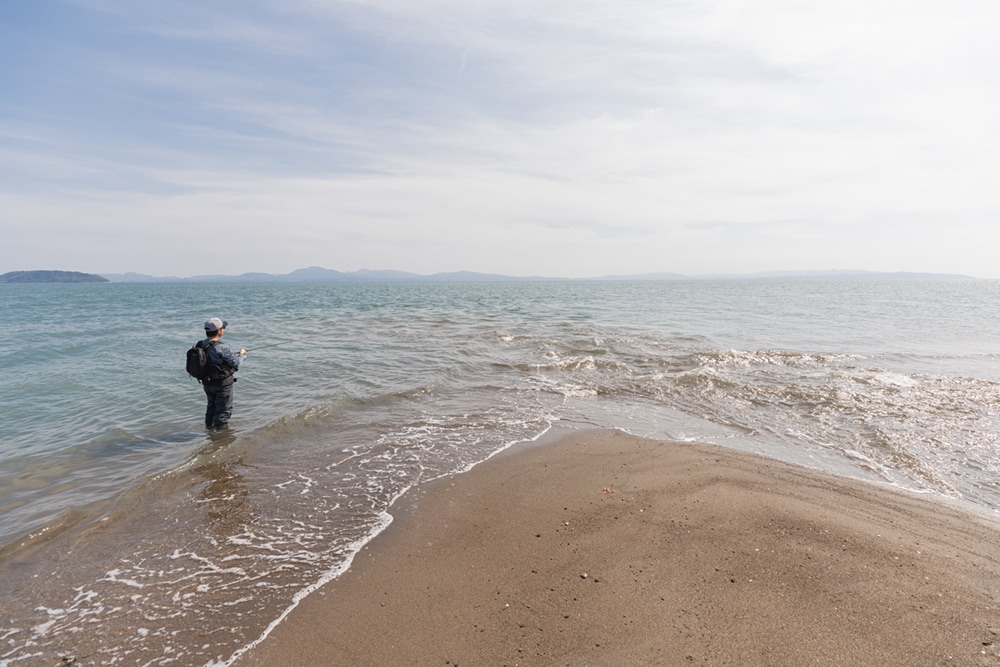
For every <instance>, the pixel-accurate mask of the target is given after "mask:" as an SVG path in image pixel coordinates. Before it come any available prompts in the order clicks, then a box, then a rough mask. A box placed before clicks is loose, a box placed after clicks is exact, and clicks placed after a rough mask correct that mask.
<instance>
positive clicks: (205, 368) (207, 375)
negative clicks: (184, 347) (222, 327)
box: [186, 340, 219, 382]
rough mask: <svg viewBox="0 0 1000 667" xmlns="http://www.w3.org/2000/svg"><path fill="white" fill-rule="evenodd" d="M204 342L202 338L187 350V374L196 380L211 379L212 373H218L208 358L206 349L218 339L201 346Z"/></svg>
mask: <svg viewBox="0 0 1000 667" xmlns="http://www.w3.org/2000/svg"><path fill="white" fill-rule="evenodd" d="M204 342H205V341H203V340H200V341H198V342H197V343H195V344H194V345H193V346H192V347H191V349H190V350H188V351H187V366H186V368H187V372H188V375H190V376H191V377H193V378H194V379H196V380H198V382H204V381H205V380H211V379H212V376H213V374H215V375H217V374H218V369H216V367H215V364H213V363H212V362H211V361H209V359H208V351H209V350H211V349H212V348H213V347H215V344H216V343H218V342H219V341H217V340H213V341H210V342H209V343H208V345H205V346H202V343H204Z"/></svg>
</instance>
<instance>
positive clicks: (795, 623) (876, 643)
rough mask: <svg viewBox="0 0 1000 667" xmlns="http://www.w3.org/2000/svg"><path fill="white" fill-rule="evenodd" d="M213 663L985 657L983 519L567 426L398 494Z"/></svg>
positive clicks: (785, 470)
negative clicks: (360, 540)
mask: <svg viewBox="0 0 1000 667" xmlns="http://www.w3.org/2000/svg"><path fill="white" fill-rule="evenodd" d="M393 515H394V521H393V523H392V524H391V525H390V526H389V527H388V528H387V529H385V530H384V531H382V532H381V533H380V534H379V535H378V536H376V537H375V538H374V539H373V540H372V541H371V542H370V543H369V544H368V545H366V547H365V548H364V549H362V551H361V552H360V553H358V554H357V555H356V556H355V558H354V561H353V564H352V565H351V567H350V568H349V569H348V570H347V571H346V572H344V573H343V574H341V575H340V577H338V578H337V579H335V580H333V581H331V582H328V583H327V584H325V585H324V586H323V587H321V588H320V589H319V590H317V591H316V592H314V593H313V594H312V595H310V596H308V597H307V598H306V599H304V600H302V601H301V602H300V603H299V605H298V606H297V607H296V608H295V609H294V610H293V611H292V612H291V613H290V614H289V615H288V616H287V618H285V620H284V622H282V623H281V624H279V625H278V626H277V627H276V628H274V630H273V631H272V632H271V634H270V635H269V636H268V637H266V638H265V639H264V640H263V641H262V642H261V643H260V644H258V645H256V646H254V647H253V648H252V649H250V650H249V651H247V652H246V653H245V654H243V655H242V656H241V657H240V658H239V659H237V660H236V661H234V663H233V664H234V665H242V666H245V665H269V664H358V665H367V664H371V665H375V664H439V665H453V666H464V665H475V664H489V665H547V664H574V665H577V664H593V665H603V664H608V665H610V664H664V665H671V664H770V665H802V664H880V665H912V664H935V665H951V664H954V665H997V664H1000V553H998V551H997V547H996V544H997V542H998V537H1000V525H998V524H997V523H995V522H991V521H989V520H988V519H987V518H986V517H980V516H977V515H974V514H972V513H969V512H967V511H963V510H962V509H960V508H956V507H954V506H952V505H949V504H946V503H944V502H939V501H938V500H936V499H931V498H927V497H923V496H918V495H916V494H910V493H907V492H904V491H900V490H896V489H891V488H885V487H881V486H876V485H873V484H870V483H866V482H860V481H857V480H852V479H847V478H840V477H835V476H833V475H829V474H825V473H821V472H817V471H813V470H810V469H806V468H801V467H798V466H794V465H791V464H786V463H782V462H779V461H775V460H771V459H766V458H763V457H759V456H756V455H753V454H747V453H744V452H739V451H736V450H730V449H725V448H721V447H716V446H710V445H697V444H690V443H672V442H664V441H654V440H646V439H642V438H638V437H634V436H629V435H626V434H624V433H621V432H618V431H583V432H574V433H570V434H568V435H561V436H560V437H559V438H558V439H556V438H553V440H552V441H550V440H548V439H546V444H541V443H530V444H529V446H527V447H515V448H513V450H508V451H506V452H503V453H502V454H500V455H497V456H496V457H494V458H493V459H490V460H488V461H486V462H484V463H482V464H480V465H479V466H477V467H476V468H474V469H473V470H471V471H469V472H466V473H463V474H461V475H458V476H454V477H449V478H444V479H440V480H437V481H435V482H433V483H431V484H429V485H427V486H426V487H423V488H421V489H418V490H417V492H416V493H414V494H413V497H411V498H404V500H402V501H401V503H400V505H399V506H398V507H397V508H395V509H394V512H393Z"/></svg>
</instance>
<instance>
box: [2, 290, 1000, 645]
mask: <svg viewBox="0 0 1000 667" xmlns="http://www.w3.org/2000/svg"><path fill="white" fill-rule="evenodd" d="M211 316H219V317H222V318H224V319H226V320H228V321H229V323H230V327H229V329H228V330H227V333H226V336H225V341H226V342H227V343H228V344H229V345H230V346H231V347H233V348H234V349H238V348H240V347H246V348H254V347H257V346H263V345H269V344H272V343H282V345H280V346H274V347H268V348H264V349H259V350H256V351H251V352H250V354H249V356H248V358H247V360H246V361H245V362H244V365H243V367H242V369H241V371H240V373H239V374H238V377H239V381H238V382H237V385H236V389H235V392H236V397H235V411H234V417H233V422H232V429H230V431H229V432H228V433H225V434H221V435H216V436H210V435H209V434H207V433H206V432H205V431H204V429H203V427H202V414H203V410H204V396H203V393H202V392H201V389H200V387H199V386H198V384H197V383H196V382H195V381H194V380H192V379H190V378H189V377H187V376H186V374H185V373H184V370H183V363H184V362H183V357H184V352H185V350H186V349H187V347H189V346H190V345H191V344H192V343H193V342H194V341H195V340H197V339H198V338H199V337H200V336H201V331H200V326H201V323H202V322H203V321H204V320H205V319H206V318H208V317H211ZM998 316H1000V283H998V282H995V281H949V282H877V281H845V282H836V281H680V282H644V283H624V282H623V283H590V282H529V283H467V284H447V283H427V284H417V283H398V284H347V285H337V284H333V285H264V284H261V285H252V284H249V285H246V284H244V285H237V284H233V285H224V284H223V285H188V284H183V285H170V284H161V285H129V284H104V285H0V343H2V344H0V414H2V420H0V512H2V517H3V520H2V524H0V544H5V545H6V546H5V547H4V548H3V551H2V552H0V569H2V571H3V575H4V576H3V577H0V580H2V581H3V583H2V584H0V594H2V597H3V599H4V602H5V606H8V607H9V608H10V610H11V611H10V612H9V613H10V618H9V620H6V621H3V627H0V637H3V638H4V642H5V643H4V644H3V647H2V648H0V664H7V663H9V664H21V663H22V662H23V664H58V662H59V660H60V659H61V658H62V657H65V656H77V655H92V656H94V657H93V658H92V659H93V660H94V661H95V662H98V663H105V662H106V663H112V662H114V661H115V660H118V661H122V660H125V661H126V662H127V663H129V664H132V663H135V664H154V665H155V664H191V665H205V664H216V665H221V664H226V663H227V662H228V661H229V660H230V658H231V657H232V656H233V655H235V654H238V653H239V651H240V650H242V649H243V647H245V646H247V645H249V644H250V643H252V642H254V641H256V640H257V639H258V638H260V637H261V636H262V635H263V634H265V633H266V632H267V628H268V626H269V625H270V624H271V623H273V622H275V621H276V620H277V619H279V618H280V617H281V615H282V614H283V613H285V611H286V610H288V609H289V608H290V607H291V606H293V605H294V604H295V600H296V599H298V598H300V597H301V596H302V595H304V594H307V593H308V592H309V591H310V590H312V589H313V588H314V587H315V586H316V585H318V584H319V583H321V582H322V581H325V580H327V579H329V578H331V577H334V576H336V575H337V574H338V573H339V572H340V571H342V569H343V568H344V567H347V566H348V564H349V563H350V559H351V558H352V557H353V554H354V553H356V552H357V550H358V549H359V548H360V546H361V545H363V544H364V543H365V542H366V541H367V540H368V539H370V537H371V536H372V535H373V534H375V533H377V532H378V531H379V530H381V529H382V528H384V526H385V525H386V524H387V522H388V521H389V520H390V517H389V514H388V510H389V509H390V508H391V506H392V504H393V503H394V502H395V500H396V499H397V498H398V497H399V496H400V495H402V494H404V493H406V492H407V490H408V489H411V488H412V487H413V486H415V485H416V484H419V483H420V482H423V481H426V480H429V479H434V478H436V477H440V476H442V475H449V474H455V473H457V472H461V471H462V470H465V469H468V468H469V467H471V466H473V465H475V464H476V463H478V462H480V461H482V460H484V459H486V458H488V457H489V456H491V455H492V454H494V453H496V452H497V451H500V450H502V449H504V448H506V447H509V446H511V445H513V444H516V443H518V442H523V441H528V440H534V439H537V438H539V437H541V436H542V435H543V434H546V433H548V432H550V431H552V430H553V429H556V430H558V429H565V428H590V427H606V428H621V429H624V430H627V431H630V432H633V433H636V434H639V435H646V436H652V437H657V438H669V439H682V440H699V441H708V442H714V443H718V444H722V445H726V446H730V447H736V448H739V449H744V450H748V451H754V452H759V453H763V454H766V455H769V456H774V457H778V458H782V459H785V460H790V461H794V462H797V463H802V464H805V465H809V466H812V467H815V468H819V469H823V470H828V471H832V472H836V473H838V474H843V475H851V476H854V477H859V478H863V479H869V480H872V481H876V482H880V483H885V484H893V485H896V486H900V487H902V488H906V489H911V490H914V491H921V492H925V493H931V494H936V495H940V496H942V497H945V498H948V499H950V500H953V501H955V502H959V503H964V504H966V505H967V506H969V507H971V508H973V509H976V510H978V511H983V512H986V513H991V514H996V513H998V512H1000V485H998V480H1000V474H998V473H1000V444H998V435H1000V356H998V352H1000V333H998V332H997V327H996V325H997V323H998V322H1000V317H998ZM53 577H55V579H53ZM55 581H57V582H58V583H54V582H55ZM8 601H9V604H8ZM83 628H85V629H86V632H81V631H80V630H81V629H83ZM205 628H212V629H213V630H212V631H211V632H210V633H208V634H206V631H205ZM126 655H127V656H128V659H127V660H126V659H125V657H124V656H126Z"/></svg>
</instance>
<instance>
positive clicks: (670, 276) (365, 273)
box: [102, 266, 975, 283]
mask: <svg viewBox="0 0 1000 667" xmlns="http://www.w3.org/2000/svg"><path fill="white" fill-rule="evenodd" d="M102 276H103V278H106V279H107V280H110V281H111V282H114V283H376V282H530V281H555V280H574V281H651V280H975V278H973V277H972V276H965V275H958V274H945V273H907V272H897V273H880V272H875V271H768V272H765V273H743V274H734V273H713V274H703V275H685V274H682V273H642V274H636V275H611V276H601V277H595V278H558V277H543V276H506V275H500V274H495V273H475V272H472V271H457V272H452V273H434V274H431V275H421V274H419V273H408V272H406V271H391V270H385V271H372V270H369V269H361V270H360V271H350V272H346V273H345V272H342V271H334V270H332V269H324V268H321V267H318V266H311V267H309V268H306V269H298V270H296V271H292V272H291V273H285V274H277V275H276V274H271V273H243V274H241V275H238V276H228V275H214V274H213V275H203V276H191V277H190V278H178V277H173V276H168V277H157V276H149V275H145V274H141V273H106V274H102Z"/></svg>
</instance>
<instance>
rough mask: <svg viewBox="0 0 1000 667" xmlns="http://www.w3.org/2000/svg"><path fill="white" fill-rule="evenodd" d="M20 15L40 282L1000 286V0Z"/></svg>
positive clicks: (5, 77)
mask: <svg viewBox="0 0 1000 667" xmlns="http://www.w3.org/2000/svg"><path fill="white" fill-rule="evenodd" d="M17 8H18V11H19V12H20V13H19V14H17V15H13V16H12V17H11V21H9V22H8V26H9V27H8V29H7V30H3V29H2V28H0V32H2V34H0V37H7V36H11V37H12V39H14V42H13V43H11V42H9V43H8V47H6V48H8V49H11V50H12V51H13V50H14V49H16V50H17V51H18V55H19V58H18V59H16V60H15V59H7V58H4V59H3V60H4V61H5V63H6V64H4V65H0V77H2V78H0V83H2V84H5V88H6V89H7V90H9V91H12V93H11V94H9V95H7V96H6V97H5V99H4V100H0V175H3V176H4V179H3V181H4V183H5V184H6V185H0V200H2V202H3V203H4V207H5V209H4V210H5V211H6V212H5V213H3V214H0V230H8V229H13V228H14V227H18V226H23V225H25V224H26V221H30V223H31V225H32V227H31V229H37V230H38V231H37V233H36V234H32V233H30V232H28V233H25V232H24V231H23V230H21V231H20V232H19V233H18V234H17V236H16V238H17V241H16V243H14V244H11V246H10V247H5V248H4V249H3V250H0V263H3V264H5V265H8V266H9V268H10V269H14V268H33V267H34V266H35V265H36V264H38V262H40V261H42V259H43V258H45V257H48V258H53V257H55V258H58V259H59V260H60V263H62V264H64V265H66V266H69V265H73V266H74V267H78V268H80V269H83V270H94V271H103V272H122V271H142V272H147V273H163V274H175V275H177V274H179V275H184V274H194V273H201V272H202V271H201V267H203V266H204V262H205V259H206V258H204V257H197V258H187V254H189V253H186V254H185V253H182V252H181V249H182V248H183V247H184V243H185V238H186V235H188V234H189V233H191V231H192V230H196V229H201V228H203V227H204V226H206V225H212V226H214V227H216V228H218V229H219V230H220V232H221V233H225V234H228V235H231V237H232V238H233V239H234V241H233V249H234V252H233V253H232V254H231V255H232V256H230V257H226V258H218V257H216V258H215V260H214V261H216V262H218V263H221V264H222V265H221V266H219V267H218V269H219V271H222V272H243V271H272V272H284V271H289V270H293V269H295V268H298V267H301V266H308V265H323V266H329V267H330V268H338V269H342V270H351V269H356V268H364V267H367V268H396V269H403V270H411V271H417V272H426V273H429V272H436V271H447V270H462V269H469V270H480V271H487V272H501V273H520V274H530V275H563V276H572V275H601V274H613V273H614V274H620V273H629V272H636V273H642V272H686V273H719V272H726V273H731V272H741V271H763V270H777V269H797V268H817V269H819V268H831V267H837V268H856V269H870V270H914V271H945V272H954V273H969V274H973V275H980V276H984V277H990V276H991V275H992V273H991V272H993V273H995V270H994V269H993V268H992V267H993V264H994V262H993V261H992V258H991V257H989V253H988V252H987V250H986V248H989V247H991V245H993V244H995V242H996V241H1000V238H998V237H997V235H998V234H1000V232H998V231H996V228H997V226H996V225H995V224H994V223H993V221H994V220H995V219H996V214H997V212H998V211H997V208H998V207H997V203H996V201H995V198H994V197H993V195H992V189H993V185H992V184H993V183H994V182H995V180H996V174H995V171H994V168H993V166H992V164H991V160H990V155H992V154H995V151H996V149H998V148H1000V145H998V144H1000V141H998V139H997V136H998V135H997V132H996V130H995V129H994V128H993V122H992V119H993V118H995V117H996V116H997V111H998V106H1000V104H998V85H997V84H996V81H997V77H996V72H995V65H994V63H996V62H1000V58H998V56H1000V53H997V51H998V47H997V46H996V45H995V40H994V39H993V36H992V34H991V30H990V25H996V21H997V18H998V17H1000V16H998V15H1000V10H998V9H996V8H994V6H993V5H992V4H990V3H986V2H971V1H967V0H962V1H960V2H958V3H957V4H955V3H945V2H943V1H937V0H933V1H930V0H927V1H922V0H917V1H916V2H913V3H906V4H902V3H898V2H893V1H890V0H870V1H866V2H855V1H853V0H846V1H843V2H819V3H800V2H792V1H790V0H789V1H785V0H767V1H765V2H755V3H748V2H740V1H729V2H726V1H720V2H693V1H691V2H684V1H681V2H670V3H658V2H648V1H646V0H617V1H615V2H611V1H610V0H575V1H573V2H569V1H562V0H553V1H551V2H544V3H537V2H526V1H521V0H514V1H508V2H503V3H500V2H480V1H476V0H467V1H465V2H457V1H455V0H429V1H428V2H422V3H401V2H397V1H395V0H392V1H391V0H365V1H362V0H356V1H352V0H342V1H323V0H289V1H288V2H282V3H275V2H266V1H245V2H239V3H237V2H223V3H212V4H211V5H205V4H204V3H194V2H177V3H168V4H163V3H152V4H149V3H146V4H140V5H136V4H135V3H126V2H121V1H119V0H75V1H74V2H71V3H67V4H64V5H57V6H54V9H53V8H50V13H51V11H55V12H56V16H55V17H54V19H53V17H52V16H50V15H49V14H46V13H45V12H42V11H41V10H40V9H34V10H33V9H31V6H29V4H28V3H17ZM15 29H16V31H17V36H16V37H14V36H13V35H14V32H13V31H14V30H15ZM4 48H5V47H2V46H0V49H4ZM8 55H9V54H8ZM67 220H68V221H69V222H67ZM53 230H59V234H58V235H56V234H53V233H52V232H53ZM74 230H75V231H74ZM248 230H252V232H253V233H252V234H248V233H247V231H248ZM88 234H89V235H92V236H93V235H98V236H101V237H102V238H103V237H112V238H115V242H114V244H113V245H109V246H108V250H107V251H102V249H101V246H94V247H93V248H92V249H91V250H92V252H90V253H88V255H87V260H86V263H88V264H89V265H88V266H85V267H82V266H79V264H80V261H81V258H80V257H79V255H78V254H77V253H76V252H75V248H78V247H79V243H80V242H83V241H79V242H78V241H77V240H75V239H74V235H76V236H78V237H79V238H80V239H84V238H85V237H86V236H87V235H88ZM901 234H902V235H908V237H907V238H906V242H905V243H899V242H898V238H899V236H900V235H901ZM54 237H57V238H60V239H65V240H64V241H63V242H61V243H62V244H64V245H61V244H60V243H57V244H56V245H55V247H53V244H52V239H53V238H54ZM10 238H13V235H11V236H10ZM862 242H863V243H862ZM862 246H863V247H862ZM873 248H876V249H878V251H875V250H873ZM175 251H176V252H175ZM43 252H44V253H46V254H45V255H43V254H42V253H43ZM0 268H3V267H0Z"/></svg>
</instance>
